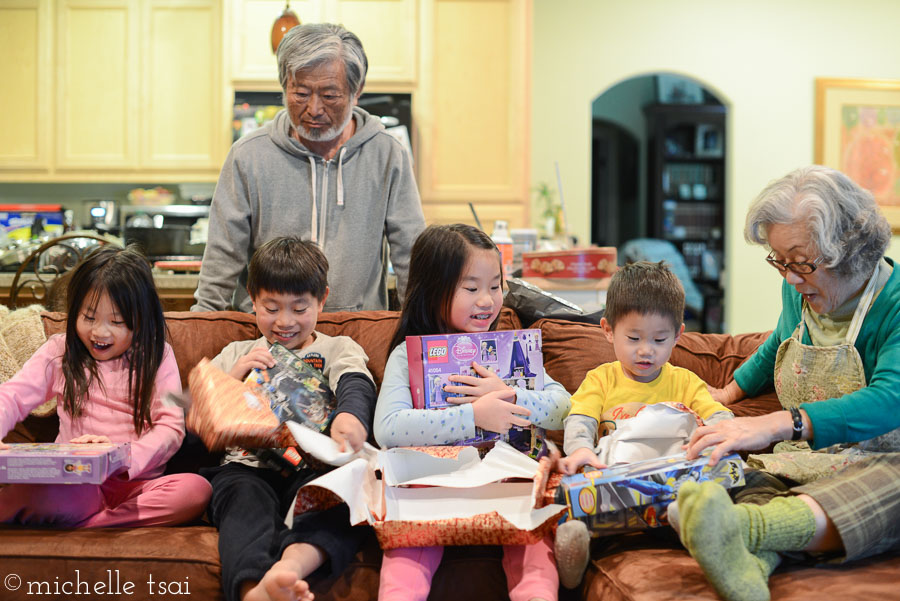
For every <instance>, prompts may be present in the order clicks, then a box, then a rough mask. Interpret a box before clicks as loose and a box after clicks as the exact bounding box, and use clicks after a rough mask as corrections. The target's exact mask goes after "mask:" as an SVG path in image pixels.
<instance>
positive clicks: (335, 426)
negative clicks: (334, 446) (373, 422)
mask: <svg viewBox="0 0 900 601" xmlns="http://www.w3.org/2000/svg"><path fill="white" fill-rule="evenodd" d="M331 438H332V439H333V440H334V441H335V442H336V443H338V444H339V445H341V448H340V449H338V450H339V451H340V452H341V453H343V452H344V451H347V450H348V449H347V445H348V444H349V445H350V448H351V449H353V450H354V451H359V450H360V449H362V447H363V443H364V442H366V428H365V426H363V425H362V422H361V421H359V418H357V417H356V416H355V415H353V414H352V413H347V412H344V413H338V414H337V415H335V416H334V421H332V422H331Z"/></svg>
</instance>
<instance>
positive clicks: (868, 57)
mask: <svg viewBox="0 0 900 601" xmlns="http://www.w3.org/2000/svg"><path fill="white" fill-rule="evenodd" d="M898 23H900V2H896V1H895V0H855V1H854V2H845V1H843V0H790V1H788V2H784V1H783V0H757V1H755V2H723V1H721V0H679V1H673V0H633V1H631V2H614V1H612V0H553V1H551V0H535V2H534V46H533V52H534V56H533V81H532V84H533V100H532V156H531V159H532V164H531V179H532V182H533V183H534V182H540V181H547V182H553V183H554V184H555V182H556V175H555V171H554V161H558V162H559V168H560V172H561V176H562V182H563V192H564V195H565V200H566V205H567V210H568V220H569V223H570V224H572V225H571V229H572V230H573V232H574V233H575V234H576V235H578V236H579V238H580V239H582V240H588V239H589V236H590V219H589V216H590V177H591V175H590V134H591V129H590V121H591V102H592V100H593V99H594V98H595V97H596V96H597V95H599V94H601V93H603V92H604V91H605V90H606V89H608V88H610V87H611V86H613V85H615V84H616V83H618V82H620V81H622V80H624V79H627V78H629V77H633V76H636V75H645V74H650V73H653V72H673V73H680V74H684V75H688V76H690V77H693V78H695V79H697V80H700V81H701V82H703V83H704V84H705V85H706V87H708V88H709V89H710V90H711V91H713V92H714V93H715V94H716V95H717V96H718V97H719V98H721V99H722V100H723V101H724V102H725V103H726V104H727V105H728V108H729V114H728V142H727V144H728V147H727V156H728V165H727V178H728V183H727V188H728V192H727V197H728V199H727V202H728V206H727V214H726V220H727V225H726V230H727V248H726V252H727V281H726V289H727V302H726V320H727V327H728V330H729V331H730V332H732V333H737V332H747V331H758V330H766V329H771V328H772V327H774V325H775V321H776V320H777V318H778V313H779V309H780V307H779V302H778V300H779V293H778V289H779V288H778V287H779V286H780V280H781V278H780V276H779V275H778V274H777V272H776V271H775V270H773V269H772V268H770V267H768V266H767V265H766V264H765V263H764V262H763V256H764V254H765V252H764V251H763V250H762V249H760V248H758V247H751V246H749V245H748V244H746V243H745V242H744V240H743V236H742V229H743V218H744V214H745V213H746V210H747V207H748V205H749V203H750V201H751V200H752V199H753V197H754V196H755V195H756V194H757V193H758V192H759V191H760V190H761V189H762V188H763V187H764V186H765V185H766V183H767V182H769V181H770V180H772V179H775V178H777V177H780V176H782V175H784V174H785V173H787V172H788V171H790V170H791V169H794V168H795V167H799V166H801V165H804V164H808V163H811V162H812V160H813V127H814V123H813V107H814V80H815V78H816V77H858V78H881V79H893V78H900V63H898V60H897V58H898V57H900V36H898V35H897V24H898ZM892 246H893V248H894V249H900V240H898V238H896V237H895V238H894V243H893V245H892ZM889 254H891V253H890V249H889ZM896 254H897V253H896V252H895V253H894V255H896ZM897 258H900V257H897Z"/></svg>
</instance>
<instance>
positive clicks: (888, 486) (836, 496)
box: [734, 453, 900, 561]
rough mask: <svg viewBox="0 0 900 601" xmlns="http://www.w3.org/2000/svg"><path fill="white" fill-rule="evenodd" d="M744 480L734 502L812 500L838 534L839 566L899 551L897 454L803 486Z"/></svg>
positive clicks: (763, 477) (761, 477)
mask: <svg viewBox="0 0 900 601" xmlns="http://www.w3.org/2000/svg"><path fill="white" fill-rule="evenodd" d="M746 479H747V485H746V486H745V487H744V488H743V489H740V490H738V491H737V492H736V494H735V496H734V500H735V502H738V503H756V504H763V503H766V502H768V501H769V500H770V499H771V498H772V497H776V496H783V495H789V494H806V495H809V496H810V497H812V498H813V499H815V501H816V502H817V503H818V504H819V505H821V506H822V509H824V510H825V513H826V515H828V517H829V518H830V519H831V521H832V522H834V525H835V527H836V528H837V531H838V533H839V534H840V535H841V540H842V541H843V542H844V551H845V553H846V555H845V557H844V561H852V560H855V559H862V558H863V557H870V556H872V555H878V554H879V553H884V552H885V551H890V550H892V549H898V548H900V453H876V454H873V455H872V456H870V457H867V458H866V459H863V460H861V461H859V462H857V463H853V464H851V465H848V466H846V467H843V468H841V469H840V470H838V471H837V472H835V473H834V475H832V476H829V477H825V478H821V479H819V480H816V481H815V482H810V483H808V484H804V485H802V486H792V483H791V482H785V481H783V480H781V479H780V478H777V477H775V476H773V475H772V474H768V473H766V472H761V471H755V470H751V471H748V472H747V474H746Z"/></svg>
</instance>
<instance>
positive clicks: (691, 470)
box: [556, 453, 744, 536]
mask: <svg viewBox="0 0 900 601" xmlns="http://www.w3.org/2000/svg"><path fill="white" fill-rule="evenodd" d="M708 462H709V457H707V456H701V457H698V458H697V459H693V460H688V459H686V458H685V455H684V453H681V454H678V455H671V456H668V457H661V458H659V459H648V460H646V461H636V462H634V463H629V464H620V465H614V466H612V467H609V468H606V469H602V470H589V471H586V472H582V473H579V474H573V475H571V476H564V477H563V478H562V480H561V481H560V485H559V487H558V488H557V490H556V502H557V503H560V504H565V505H567V506H568V508H569V511H568V514H567V516H566V517H565V518H564V520H563V521H565V519H578V520H582V521H583V522H585V523H586V524H587V526H588V529H589V530H590V531H591V535H592V536H607V535H610V534H621V533H624V532H630V531H634V530H643V529H646V528H656V527H658V526H661V525H663V524H664V523H665V522H664V521H662V520H661V519H660V516H661V515H662V514H663V513H664V512H665V509H666V507H667V506H668V505H669V503H671V502H672V501H674V500H675V495H676V493H677V492H678V489H679V488H680V487H681V485H682V484H683V483H684V482H687V481H689V480H691V481H694V482H702V481H704V480H712V481H713V482H718V483H719V484H721V485H722V486H724V487H725V488H732V487H736V486H742V485H743V484H744V469H743V462H742V461H741V458H740V457H739V456H738V455H736V454H732V455H727V456H725V457H723V458H722V459H721V460H720V461H719V462H718V463H717V464H716V465H715V466H714V467H710V466H709V464H708Z"/></svg>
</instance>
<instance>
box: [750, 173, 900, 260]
mask: <svg viewBox="0 0 900 601" xmlns="http://www.w3.org/2000/svg"><path fill="white" fill-rule="evenodd" d="M796 223H805V225H806V228H807V231H808V232H809V237H810V240H811V241H812V242H813V244H815V246H816V248H817V249H818V251H819V253H821V256H822V266H823V267H826V268H828V269H830V270H832V271H833V272H835V273H836V274H839V275H846V276H849V275H851V274H861V273H866V274H868V273H870V272H871V271H872V270H873V269H875V264H876V263H877V262H878V261H879V260H880V259H881V258H882V257H883V256H884V252H885V250H886V249H887V247H888V244H889V243H890V241H891V226H890V225H889V224H888V221H887V219H885V217H884V215H883V214H882V213H881V211H880V210H879V209H878V205H877V204H876V203H875V198H874V197H873V196H872V194H871V193H870V192H869V191H868V190H864V189H863V188H861V187H860V186H858V185H857V184H856V183H855V182H854V181H853V180H851V179H850V178H849V177H847V176H846V175H844V174H843V173H841V172H840V171H837V170H835V169H831V168H829V167H823V166H821V165H811V166H809V167H802V168H800V169H797V170H795V171H792V172H791V173H788V174H787V175H785V176H784V177H782V178H781V179H778V180H775V181H774V182H772V183H770V184H769V185H768V186H766V189H765V190H763V191H762V192H761V193H760V194H759V196H757V197H756V199H755V200H754V201H753V203H752V204H751V205H750V210H749V211H748V213H747V222H746V224H745V226H744V238H746V240H747V241H748V242H752V243H756V244H760V245H763V246H766V247H769V243H768V229H769V227H770V226H772V225H774V224H783V225H791V224H796ZM769 248H771V247H769ZM816 258H817V257H808V259H809V260H814V259H816Z"/></svg>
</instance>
